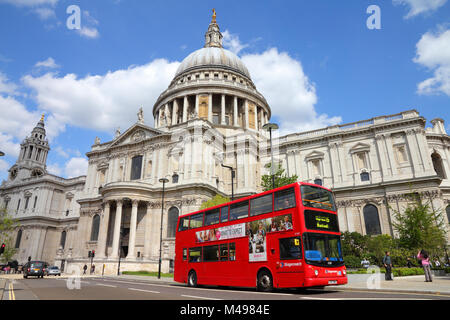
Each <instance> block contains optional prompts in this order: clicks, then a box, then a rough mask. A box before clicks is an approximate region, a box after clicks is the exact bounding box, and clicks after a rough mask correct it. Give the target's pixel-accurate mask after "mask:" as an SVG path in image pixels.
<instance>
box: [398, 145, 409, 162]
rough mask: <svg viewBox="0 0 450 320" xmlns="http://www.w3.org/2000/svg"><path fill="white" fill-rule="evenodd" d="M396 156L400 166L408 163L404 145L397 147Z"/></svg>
mask: <svg viewBox="0 0 450 320" xmlns="http://www.w3.org/2000/svg"><path fill="white" fill-rule="evenodd" d="M395 156H396V158H397V162H398V163H399V164H401V163H405V162H407V161H408V155H407V154H406V146H405V145H404V144H402V145H398V146H395Z"/></svg>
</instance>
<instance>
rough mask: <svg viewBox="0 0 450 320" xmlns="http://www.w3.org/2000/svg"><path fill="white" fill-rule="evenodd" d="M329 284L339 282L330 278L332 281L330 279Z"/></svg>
mask: <svg viewBox="0 0 450 320" xmlns="http://www.w3.org/2000/svg"><path fill="white" fill-rule="evenodd" d="M328 284H337V281H336V280H330V281H328Z"/></svg>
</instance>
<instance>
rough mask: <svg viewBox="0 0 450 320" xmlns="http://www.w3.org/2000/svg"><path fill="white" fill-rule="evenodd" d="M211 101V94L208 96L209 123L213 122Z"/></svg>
mask: <svg viewBox="0 0 450 320" xmlns="http://www.w3.org/2000/svg"><path fill="white" fill-rule="evenodd" d="M212 101H213V96H212V93H210V94H209V95H208V121H209V122H212V121H213V114H212V110H213V109H212Z"/></svg>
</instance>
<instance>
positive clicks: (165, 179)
mask: <svg viewBox="0 0 450 320" xmlns="http://www.w3.org/2000/svg"><path fill="white" fill-rule="evenodd" d="M159 182H162V184H163V189H162V202H161V229H160V231H159V265H158V279H160V278H161V253H162V230H163V215H164V187H165V184H166V183H167V182H169V179H167V178H161V179H159Z"/></svg>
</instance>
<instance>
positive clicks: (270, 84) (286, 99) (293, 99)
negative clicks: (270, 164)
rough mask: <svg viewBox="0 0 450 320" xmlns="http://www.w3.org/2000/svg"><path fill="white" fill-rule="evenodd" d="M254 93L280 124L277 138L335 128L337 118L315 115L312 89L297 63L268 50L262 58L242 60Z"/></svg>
mask: <svg viewBox="0 0 450 320" xmlns="http://www.w3.org/2000/svg"><path fill="white" fill-rule="evenodd" d="M242 61H243V62H244V64H245V65H246V66H247V68H248V70H249V72H250V75H251V77H252V79H253V82H254V83H255V85H256V88H257V89H258V91H260V92H261V94H262V95H263V96H264V97H265V98H266V100H267V102H268V103H269V105H270V107H271V109H272V116H277V117H278V118H279V120H280V123H279V125H280V135H283V134H288V133H293V132H299V131H306V130H313V129H317V128H322V127H326V126H329V125H335V124H337V123H339V122H341V121H342V119H341V118H340V117H332V118H330V117H328V115H326V114H320V115H319V114H317V112H316V111H315V107H314V106H315V104H316V103H317V94H316V88H315V85H314V84H313V83H312V82H311V81H310V80H309V78H308V76H307V75H305V73H304V71H303V67H302V64H301V62H300V61H298V60H295V59H293V58H292V57H290V56H289V55H288V54H287V53H286V52H278V50H277V49H276V48H271V49H269V50H267V51H265V52H263V53H262V54H247V55H243V56H242Z"/></svg>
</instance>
